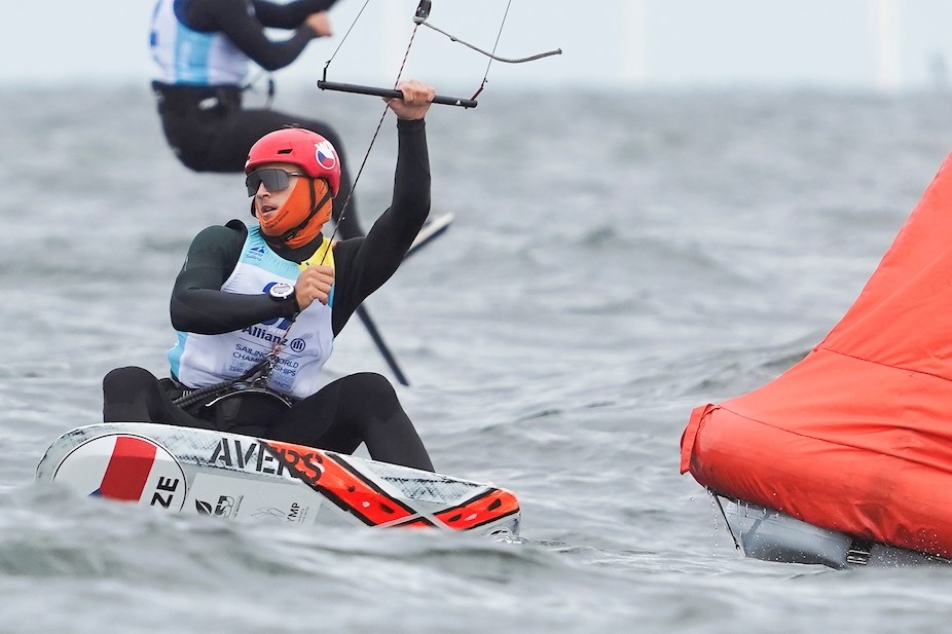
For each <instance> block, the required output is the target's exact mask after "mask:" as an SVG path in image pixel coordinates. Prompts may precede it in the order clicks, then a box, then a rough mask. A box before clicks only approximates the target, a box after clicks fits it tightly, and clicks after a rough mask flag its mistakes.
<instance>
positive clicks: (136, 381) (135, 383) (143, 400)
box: [102, 366, 213, 429]
mask: <svg viewBox="0 0 952 634" xmlns="http://www.w3.org/2000/svg"><path fill="white" fill-rule="evenodd" d="M165 381H167V379H163V381H160V380H159V379H157V378H156V377H155V376H154V375H153V374H152V373H151V372H149V371H148V370H145V369H143V368H137V367H132V366H130V367H125V368H116V369H115V370H112V371H111V372H109V374H107V375H106V376H105V377H104V378H103V381H102V392H103V408H102V414H103V417H102V419H103V422H106V423H120V422H122V423H166V424H171V425H184V426H187V427H201V428H206V429H210V428H213V424H212V423H211V422H210V421H205V420H202V419H200V418H197V417H195V416H191V415H189V414H188V413H186V412H184V411H182V410H181V409H180V408H179V407H178V406H176V405H175V404H174V403H172V400H171V398H170V397H169V394H168V391H167V390H166V387H165V385H164V382H165Z"/></svg>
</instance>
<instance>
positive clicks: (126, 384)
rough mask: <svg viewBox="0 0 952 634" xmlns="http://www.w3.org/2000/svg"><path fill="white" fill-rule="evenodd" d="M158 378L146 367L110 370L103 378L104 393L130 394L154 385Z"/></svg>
mask: <svg viewBox="0 0 952 634" xmlns="http://www.w3.org/2000/svg"><path fill="white" fill-rule="evenodd" d="M157 381H158V379H156V378H155V375H153V374H152V373H151V372H149V371H148V370H146V369H144V368H138V367H135V366H127V367H124V368H116V369H115V370H110V371H109V373H108V374H106V376H104V377H103V379H102V390H103V393H104V394H128V393H129V392H137V391H139V390H141V389H142V388H144V387H148V386H150V385H154V384H155V383H156V382H157Z"/></svg>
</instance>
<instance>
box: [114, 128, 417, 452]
mask: <svg viewBox="0 0 952 634" xmlns="http://www.w3.org/2000/svg"><path fill="white" fill-rule="evenodd" d="M397 128H398V131H399V132H398V137H399V152H398V156H397V167H396V176H395V179H394V188H393V200H392V203H391V206H390V208H389V209H388V210H387V211H386V212H384V213H383V214H382V215H381V216H380V218H379V219H378V220H377V221H376V222H375V223H374V226H373V228H372V229H371V230H370V233H368V234H367V236H366V237H358V238H352V239H349V240H344V241H341V242H338V243H336V244H335V246H334V269H335V279H334V302H333V308H332V312H331V325H332V329H333V333H334V335H335V336H336V335H337V334H338V333H339V332H340V331H341V329H342V328H343V327H344V325H345V324H346V323H347V320H348V319H349V318H350V317H351V315H352V314H353V313H354V311H355V310H356V309H357V307H358V306H359V305H360V303H361V302H362V301H363V300H364V299H366V298H367V296H368V295H370V294H371V293H372V292H374V291H375V290H376V289H378V288H379V287H380V286H381V285H382V284H383V283H384V282H386V281H387V280H388V279H389V278H390V277H391V276H392V275H393V273H394V272H395V271H396V270H397V268H398V267H399V265H400V263H401V262H402V261H403V258H404V256H405V255H406V253H407V251H408V250H409V248H410V245H411V244H412V242H413V239H414V238H415V237H416V235H417V233H418V232H419V230H420V228H421V227H422V226H423V224H424V222H425V221H426V218H427V215H428V214H429V208H430V169H429V158H428V152H427V145H426V131H425V124H424V122H423V121H398V122H397ZM246 235H247V228H246V227H245V225H244V224H243V223H242V222H241V221H237V220H233V221H231V222H229V223H228V224H227V225H224V226H213V227H208V228H206V229H204V230H202V231H201V232H200V233H199V234H198V235H197V236H196V237H195V239H194V240H193V242H192V244H191V246H190V247H189V251H188V258H187V260H186V265H185V266H184V267H183V269H182V271H181V272H180V273H179V275H178V277H177V278H176V280H175V286H174V288H173V291H172V300H171V317H172V325H173V326H174V327H175V329H176V330H180V331H183V332H193V333H200V334H221V333H226V332H232V331H235V330H240V329H242V328H247V327H249V326H252V325H255V324H258V323H261V322H263V321H266V320H269V319H274V318H277V317H288V318H290V317H293V316H294V312H295V307H294V306H293V303H292V302H276V301H274V300H273V299H271V298H270V297H269V296H268V295H264V294H261V295H242V294H236V293H228V292H223V291H221V290H220V289H221V287H222V285H223V284H224V282H225V280H226V279H227V278H228V276H229V275H230V274H231V272H232V270H233V269H234V268H235V265H236V264H237V262H238V259H239V256H240V254H241V250H242V246H243V244H244V241H245V236H246ZM322 240H323V236H318V237H317V238H316V239H315V240H314V241H312V242H311V243H310V244H308V245H305V246H303V247H300V248H297V249H287V248H283V249H282V248H274V250H275V252H276V253H277V254H278V255H280V256H281V257H283V258H285V259H287V260H292V261H294V262H302V261H304V260H306V259H308V258H309V257H310V256H311V255H313V254H314V252H315V251H316V250H317V248H318V247H319V246H320V245H321V242H322ZM184 387H186V386H181V385H180V384H177V382H176V381H175V380H174V378H172V379H162V380H161V381H160V380H158V379H156V377H155V376H153V375H152V374H151V373H149V372H148V371H147V370H144V369H142V368H135V367H126V368H119V369H116V370H113V371H112V372H110V373H109V374H108V375H106V377H105V379H104V380H103V396H104V406H103V419H104V420H105V421H106V422H133V421H139V422H163V423H170V424H176V425H185V426H192V427H203V428H209V429H219V430H221V431H230V432H234V433H240V434H247V435H252V436H262V437H266V438H271V439H274V440H283V441H286V442H293V443H297V444H303V445H308V446H311V447H319V448H323V449H328V450H332V451H338V452H342V453H351V452H353V451H354V450H355V449H356V448H357V447H358V446H359V445H360V443H361V442H364V443H366V445H367V449H368V451H369V452H370V455H371V457H372V458H373V459H375V460H381V461H384V462H391V463H394V464H402V465H405V466H409V467H414V468H418V469H426V470H429V471H432V470H433V466H432V463H431V462H430V458H429V456H428V455H427V452H426V449H425V448H424V446H423V443H422V442H421V441H420V438H419V436H418V435H417V433H416V431H415V430H414V428H413V425H412V423H411V422H410V420H409V418H408V417H407V415H406V413H405V412H404V411H403V408H402V407H401V405H400V403H399V401H398V399H397V396H396V393H395V392H394V389H393V387H392V385H391V384H390V382H389V381H388V380H387V379H386V378H384V377H383V376H381V375H379V374H374V373H359V374H353V375H350V376H346V377H343V378H341V379H338V380H336V381H334V382H332V383H330V384H328V385H326V386H324V387H323V388H322V389H321V390H319V391H318V392H317V393H316V394H314V395H312V396H310V397H308V398H305V399H303V400H299V401H297V402H295V403H294V404H293V405H292V406H291V408H290V409H287V408H285V406H284V405H282V404H280V403H278V402H277V401H276V400H274V399H272V398H270V397H268V398H262V397H254V396H248V397H245V396H239V397H232V398H230V399H227V400H226V401H222V403H223V404H225V403H229V402H230V404H229V405H228V406H227V408H220V407H218V406H215V407H206V406H205V404H204V403H199V404H197V405H196V406H194V407H190V408H186V410H183V409H182V408H179V407H178V406H176V405H174V404H173V403H172V400H173V399H175V398H177V397H178V396H180V395H181V394H182V392H183V388H184Z"/></svg>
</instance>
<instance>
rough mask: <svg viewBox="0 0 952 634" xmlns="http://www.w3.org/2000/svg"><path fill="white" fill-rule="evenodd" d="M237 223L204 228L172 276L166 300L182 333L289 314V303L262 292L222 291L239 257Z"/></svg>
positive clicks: (241, 235) (241, 237)
mask: <svg viewBox="0 0 952 634" xmlns="http://www.w3.org/2000/svg"><path fill="white" fill-rule="evenodd" d="M238 224H240V223H237V222H236V221H232V222H231V223H229V224H228V225H227V226H215V227H208V228H207V229H203V230H202V231H201V232H200V233H199V234H198V235H197V236H195V239H194V240H193V241H192V244H191V246H190V247H189V249H188V257H187V258H186V259H185V264H184V265H183V266H182V270H181V271H180V272H179V274H178V277H177V278H176V279H175V286H174V287H173V289H172V300H171V303H170V315H171V317H172V327H173V328H175V329H176V330H179V331H182V332H193V333H198V334H202V335H218V334H222V333H226V332H232V331H235V330H240V329H242V328H247V327H248V326H253V325H254V324H257V323H261V322H262V321H267V320H269V319H274V318H276V317H292V316H293V315H294V311H295V307H294V306H293V302H276V301H274V300H273V299H271V298H270V297H268V296H267V295H265V294H263V293H262V294H259V295H241V294H238V293H228V292H224V291H222V290H221V287H222V284H224V283H225V280H227V279H228V276H229V275H231V272H232V271H233V270H234V269H235V265H236V264H237V263H238V258H239V256H240V255H241V248H242V246H243V245H244V241H245V235H246V232H247V229H243V227H242V228H241V229H239V228H238V226H237V225H238Z"/></svg>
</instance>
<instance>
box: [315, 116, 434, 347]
mask: <svg viewBox="0 0 952 634" xmlns="http://www.w3.org/2000/svg"><path fill="white" fill-rule="evenodd" d="M397 134H398V139H399V141H398V143H399V149H398V152H397V168H396V173H395V176H394V184H393V200H392V201H391V204H390V207H389V209H387V211H385V212H384V213H383V214H382V215H381V216H380V217H379V218H378V219H377V221H376V222H375V223H374V225H373V227H371V229H370V232H369V233H368V234H367V235H366V237H363V238H351V239H350V240H344V241H342V242H339V243H338V244H337V245H336V246H335V247H334V263H335V267H336V271H335V272H336V279H335V281H334V286H335V288H334V310H333V314H332V326H333V329H334V334H335V335H336V334H337V333H339V332H340V330H341V329H342V328H343V327H344V324H345V323H347V320H348V319H349V318H350V316H351V315H352V314H353V313H354V311H355V310H356V309H357V306H359V305H360V303H361V302H363V301H364V300H365V299H366V298H367V297H368V296H369V295H370V294H371V293H373V292H374V291H375V290H377V289H378V288H380V287H381V286H382V285H383V283H384V282H386V281H387V280H388V279H390V277H391V276H392V275H393V274H394V273H395V272H396V270H397V268H398V267H399V266H400V263H401V262H403V258H404V257H405V256H406V254H407V251H409V250H410V245H411V244H413V239H414V238H416V235H417V234H418V233H419V232H420V229H421V228H422V227H423V223H424V222H426V218H427V216H428V215H429V213H430V159H429V151H428V149H427V144H426V127H425V122H424V121H423V120H422V119H421V120H418V121H401V120H398V121H397Z"/></svg>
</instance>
